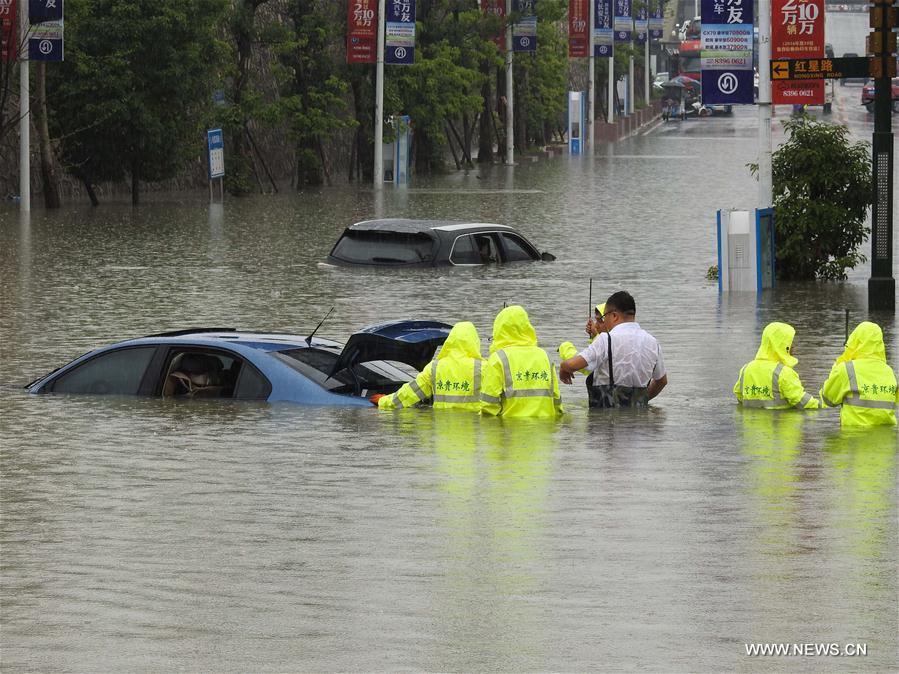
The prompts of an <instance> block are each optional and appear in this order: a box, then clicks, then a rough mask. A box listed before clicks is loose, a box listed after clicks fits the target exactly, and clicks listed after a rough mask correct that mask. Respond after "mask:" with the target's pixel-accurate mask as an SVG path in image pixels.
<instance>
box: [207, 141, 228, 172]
mask: <svg viewBox="0 0 899 674" xmlns="http://www.w3.org/2000/svg"><path fill="white" fill-rule="evenodd" d="M206 146H207V148H208V149H209V179H210V180H212V179H213V178H222V177H224V175H225V137H224V135H223V134H222V130H221V129H209V130H208V131H207V132H206Z"/></svg>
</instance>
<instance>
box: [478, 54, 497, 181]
mask: <svg viewBox="0 0 899 674" xmlns="http://www.w3.org/2000/svg"><path fill="white" fill-rule="evenodd" d="M481 72H482V73H483V74H484V84H482V85H481V98H483V99H484V109H483V110H482V111H481V118H480V122H481V124H480V128H479V129H478V163H479V164H489V163H491V162H493V133H492V130H491V128H490V126H491V124H492V122H493V88H492V87H491V86H490V63H489V61H484V62H482V64H481Z"/></svg>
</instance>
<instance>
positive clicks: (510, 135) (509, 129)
mask: <svg viewBox="0 0 899 674" xmlns="http://www.w3.org/2000/svg"><path fill="white" fill-rule="evenodd" d="M381 2H384V0H381ZM511 15H512V0H506V164H507V165H508V166H511V165H512V164H514V163H515V124H514V119H513V118H512V114H513V113H512V111H513V107H514V106H513V105H512V103H513V100H512V97H513V96H514V95H515V86H514V84H515V83H514V82H513V81H512V52H513V51H514V45H513V44H512V22H511V21H510V20H509V17H510V16H511Z"/></svg>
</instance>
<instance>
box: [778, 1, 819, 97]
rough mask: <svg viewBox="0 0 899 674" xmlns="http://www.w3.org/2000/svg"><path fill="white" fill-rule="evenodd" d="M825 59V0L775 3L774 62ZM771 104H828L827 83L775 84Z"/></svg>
mask: <svg viewBox="0 0 899 674" xmlns="http://www.w3.org/2000/svg"><path fill="white" fill-rule="evenodd" d="M823 57H824V0H772V2H771V60H772V61H780V60H785V59H806V58H807V59H820V58H823ZM771 102H772V103H775V104H778V103H787V104H789V103H803V104H807V105H821V104H822V103H824V81H823V80H818V79H810V80H809V81H805V82H796V81H772V84H771Z"/></svg>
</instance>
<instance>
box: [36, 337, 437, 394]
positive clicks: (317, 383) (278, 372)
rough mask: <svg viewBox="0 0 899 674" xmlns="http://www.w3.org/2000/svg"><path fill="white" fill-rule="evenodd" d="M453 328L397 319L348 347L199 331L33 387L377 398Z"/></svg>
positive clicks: (69, 369) (127, 345)
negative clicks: (375, 396) (371, 396)
mask: <svg viewBox="0 0 899 674" xmlns="http://www.w3.org/2000/svg"><path fill="white" fill-rule="evenodd" d="M451 328H452V326H451V325H448V324H446V323H440V322H437V321H412V320H403V321H392V322H390V323H382V324H379V325H374V326H370V327H367V328H363V329H362V330H360V331H359V332H357V333H355V334H353V335H352V336H351V337H350V339H349V340H348V341H347V343H346V344H345V345H343V344H341V343H339V342H334V341H331V340H327V339H321V338H318V337H315V336H314V332H313V334H312V335H309V336H308V337H303V336H298V335H283V334H268V333H256V332H239V331H237V330H234V329H232V328H195V329H189V330H178V331H174V332H166V333H162V334H157V335H150V336H148V337H141V338H139V339H129V340H127V341H124V342H118V343H116V344H112V345H110V346H105V347H102V348H99V349H95V350H94V351H91V352H89V353H86V354H84V355H83V356H81V357H80V358H76V359H75V360H73V361H72V362H71V363H69V364H68V365H64V366H62V367H61V368H58V369H56V370H54V371H53V372H51V373H50V374H48V375H45V376H44V377H41V378H40V379H37V380H35V381H33V382H32V383H30V384H28V385H27V386H26V389H28V391H29V392H31V393H91V394H95V395H97V394H99V395H139V396H161V397H182V398H231V399H238V400H266V401H269V402H278V401H286V402H293V403H301V404H307V405H370V403H369V402H368V397H369V396H370V395H372V394H374V393H393V392H394V391H396V390H397V389H398V388H399V387H400V386H402V385H403V384H404V383H406V382H407V381H410V380H412V379H413V378H414V377H415V374H416V372H417V371H418V370H421V369H423V368H424V367H425V365H426V364H427V363H428V362H429V361H430V360H431V359H432V358H433V356H434V353H435V352H436V350H437V348H438V347H439V346H440V345H441V344H443V342H444V341H445V340H446V338H447V336H448V335H449V331H450V330H451Z"/></svg>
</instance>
